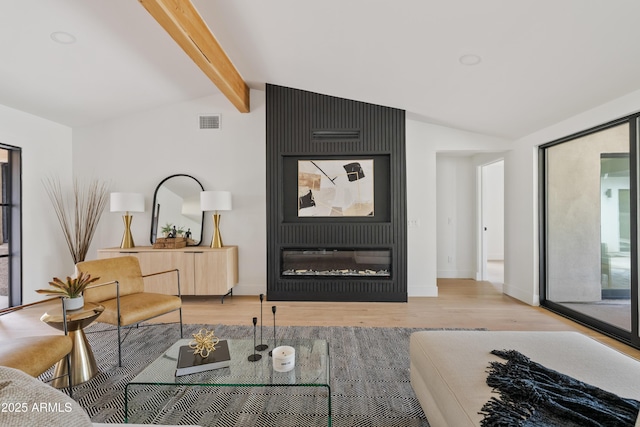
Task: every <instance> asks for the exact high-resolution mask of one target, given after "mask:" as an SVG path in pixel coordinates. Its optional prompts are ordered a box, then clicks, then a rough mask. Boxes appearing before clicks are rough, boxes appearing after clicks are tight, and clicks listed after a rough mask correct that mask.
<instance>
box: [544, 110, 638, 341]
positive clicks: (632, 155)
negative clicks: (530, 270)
mask: <svg viewBox="0 0 640 427" xmlns="http://www.w3.org/2000/svg"><path fill="white" fill-rule="evenodd" d="M639 121H640V114H633V115H630V116H627V117H624V118H621V119H618V120H614V121H611V122H609V123H606V124H603V125H600V126H596V127H593V128H590V129H588V130H585V131H582V132H578V133H575V134H573V135H569V136H567V137H564V138H560V139H558V140H555V141H552V142H549V143H547V144H543V145H540V146H539V147H538V188H539V191H538V197H539V200H538V206H539V212H538V213H539V215H538V217H539V239H538V240H539V281H540V283H539V286H540V306H542V307H544V308H546V309H548V310H550V311H553V312H555V313H557V314H559V315H562V316H564V317H567V318H569V319H571V320H573V321H576V322H578V323H580V324H582V325H584V326H587V327H589V328H591V329H594V330H597V331H599V332H601V333H604V334H606V335H608V336H611V337H612V338H615V339H616V340H618V341H622V342H624V343H626V344H629V345H631V346H633V347H635V348H640V337H639V328H638V165H639V164H640V162H639V161H638V145H639V144H640V134H639V133H638V132H639V129H640V125H639ZM622 124H628V125H629V187H630V188H629V198H630V200H631V206H630V235H631V242H630V251H631V257H630V259H631V263H630V264H631V283H630V288H631V289H630V293H631V301H630V310H631V325H630V326H631V328H630V331H627V330H624V329H622V328H619V327H616V326H614V325H612V324H610V323H607V322H605V321H602V320H599V319H596V318H594V317H591V316H588V315H586V314H584V313H581V312H578V311H576V310H572V309H570V308H568V307H566V306H565V305H563V304H559V303H557V302H553V301H550V300H548V299H547V294H548V290H549V288H548V269H547V265H548V262H547V253H548V251H547V243H548V241H547V214H548V206H547V194H548V189H547V172H548V170H547V153H548V148H551V147H553V146H556V145H558V144H562V143H565V142H569V141H572V140H575V139H578V138H581V137H583V136H587V135H590V134H594V133H596V132H600V131H603V130H606V129H609V128H612V127H615V126H619V125H622Z"/></svg>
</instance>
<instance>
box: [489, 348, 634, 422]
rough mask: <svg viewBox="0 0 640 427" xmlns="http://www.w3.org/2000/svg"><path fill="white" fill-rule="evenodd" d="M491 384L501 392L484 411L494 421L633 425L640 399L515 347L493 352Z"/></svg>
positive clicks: (490, 365)
mask: <svg viewBox="0 0 640 427" xmlns="http://www.w3.org/2000/svg"><path fill="white" fill-rule="evenodd" d="M491 353H492V354H495V355H497V356H499V357H501V358H503V359H506V360H507V362H506V363H500V362H491V363H490V364H489V367H488V371H487V372H488V376H487V385H489V386H490V387H492V388H493V390H494V392H496V393H498V394H499V396H500V397H499V398H496V397H492V398H491V399H490V400H489V401H488V402H487V403H486V404H485V405H484V406H483V407H482V409H481V411H480V412H479V413H480V414H482V415H483V416H484V417H483V419H482V421H481V423H480V425H481V426H483V427H489V426H500V427H502V426H543V425H544V426H555V425H558V426H570V425H571V426H574V425H575V426H581V427H583V426H601V425H615V426H630V427H632V426H634V425H635V421H636V418H637V417H638V412H639V410H640V402H638V401H636V400H633V399H625V398H621V397H619V396H616V395H615V394H613V393H610V392H607V391H605V390H602V389H600V388H597V387H594V386H591V385H589V384H586V383H583V382H581V381H579V380H576V379H574V378H572V377H569V376H567V375H564V374H561V373H559V372H557V371H554V370H552V369H548V368H545V367H544V366H542V365H540V364H539V363H536V362H533V361H531V360H530V359H529V358H528V357H526V356H525V355H523V354H521V353H519V352H517V351H515V350H493V351H492V352H491Z"/></svg>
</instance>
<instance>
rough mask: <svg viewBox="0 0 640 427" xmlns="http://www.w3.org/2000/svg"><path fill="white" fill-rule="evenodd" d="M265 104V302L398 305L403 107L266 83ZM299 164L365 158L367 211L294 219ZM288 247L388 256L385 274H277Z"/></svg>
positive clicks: (403, 215) (403, 286)
mask: <svg viewBox="0 0 640 427" xmlns="http://www.w3.org/2000/svg"><path fill="white" fill-rule="evenodd" d="M266 103H267V108H266V120H267V122H266V128H267V141H266V158H267V164H266V175H267V176H266V181H267V183H266V184H267V189H266V190H267V297H268V299H269V300H271V301H389V302H391V301H395V302H397V301H406V300H407V209H406V177H405V112H404V110H398V109H394V108H389V107H383V106H379V105H373V104H367V103H363V102H358V101H352V100H348V99H342V98H336V97H331V96H327V95H320V94H317V93H311V92H306V91H302V90H297V89H291V88H287V87H282V86H276V85H271V84H267V87H266ZM248 154H250V153H248ZM301 160H312V161H322V160H349V161H353V162H358V161H359V160H360V161H363V160H373V177H374V180H373V181H374V190H373V209H372V214H371V215H367V216H357V217H356V216H349V217H347V216H329V217H316V216H311V217H309V216H298V203H299V201H298V170H297V168H298V162H299V161H301ZM239 172H240V171H239ZM290 249H296V250H304V249H308V250H310V251H316V250H320V251H322V250H340V249H346V250H382V251H389V252H390V254H391V266H390V274H389V275H383V276H375V277H367V276H366V275H363V276H362V277H350V276H345V277H333V276H330V277H318V276H306V275H283V274H282V271H283V270H282V261H283V260H282V253H283V251H287V250H290Z"/></svg>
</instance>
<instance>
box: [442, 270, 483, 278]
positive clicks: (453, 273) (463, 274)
mask: <svg viewBox="0 0 640 427" xmlns="http://www.w3.org/2000/svg"><path fill="white" fill-rule="evenodd" d="M475 277H476V273H475V272H473V271H471V270H438V279H473V278H475Z"/></svg>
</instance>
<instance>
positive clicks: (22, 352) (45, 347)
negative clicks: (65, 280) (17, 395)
mask: <svg viewBox="0 0 640 427" xmlns="http://www.w3.org/2000/svg"><path fill="white" fill-rule="evenodd" d="M58 299H59V300H60V301H61V306H62V310H64V299H62V298H52V299H48V300H42V301H38V302H34V303H31V304H23V305H18V306H14V307H9V308H5V309H3V310H0V316H3V315H7V316H8V317H7V319H9V318H10V317H11V314H12V313H16V315H17V313H18V312H20V311H21V310H24V309H32V308H34V307H35V306H40V305H43V306H44V305H47V306H49V305H50V304H51V302H52V301H54V300H58ZM16 319H17V321H19V320H20V318H19V317H16ZM62 324H63V329H62V331H63V333H64V335H58V334H56V335H35V336H26V337H20V338H7V339H3V340H1V341H0V366H6V367H8V368H14V369H19V370H21V371H22V372H25V373H27V374H29V375H31V376H32V377H39V376H40V375H42V374H43V373H45V372H46V371H47V370H49V368H51V367H52V366H53V365H55V364H56V363H57V362H58V361H60V360H62V359H63V358H66V361H65V362H66V370H65V372H64V373H63V375H64V376H65V377H67V384H68V387H69V388H68V391H69V396H70V397H73V384H72V381H71V363H70V353H71V351H72V349H73V341H72V339H71V337H69V333H68V328H67V318H66V316H63V322H62ZM55 379H57V378H56V377H54V378H51V380H50V381H53V380H55Z"/></svg>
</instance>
